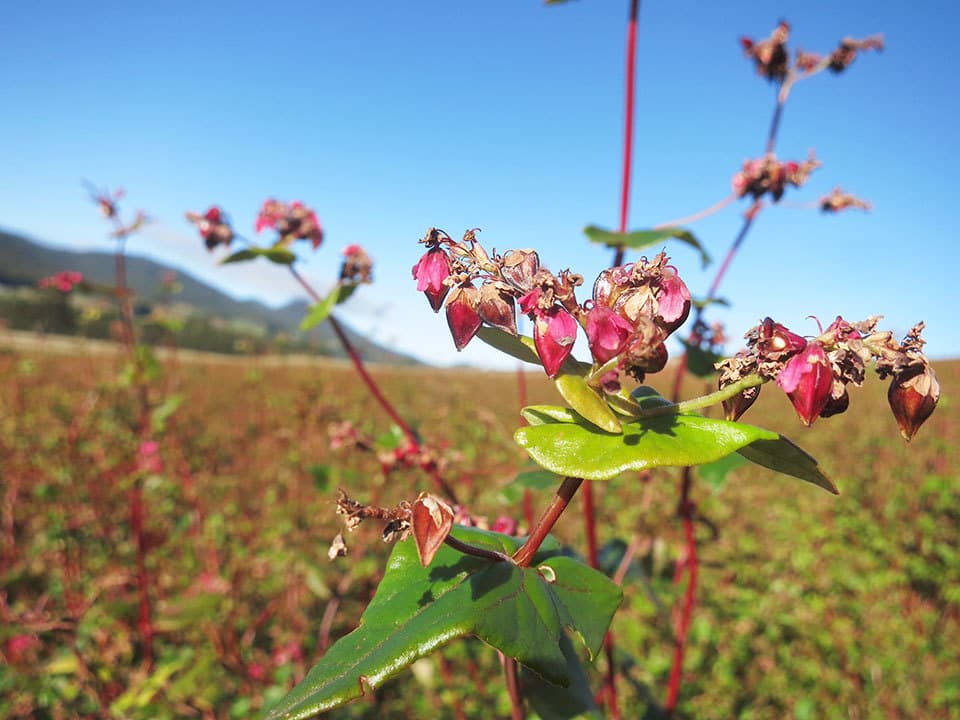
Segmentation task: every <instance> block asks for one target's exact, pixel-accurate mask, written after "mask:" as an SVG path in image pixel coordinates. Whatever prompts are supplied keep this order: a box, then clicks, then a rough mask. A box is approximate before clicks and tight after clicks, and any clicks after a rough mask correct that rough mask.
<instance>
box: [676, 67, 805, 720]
mask: <svg viewBox="0 0 960 720" xmlns="http://www.w3.org/2000/svg"><path fill="white" fill-rule="evenodd" d="M797 79H798V76H796V75H795V74H794V73H792V72H791V74H790V76H789V77H788V78H787V79H786V80H785V81H784V83H783V85H782V86H781V87H780V88H779V90H778V92H777V101H776V105H775V107H774V109H773V117H772V119H771V121H770V129H769V131H768V132H767V142H766V152H767V153H768V154H769V153H772V152H773V151H774V148H775V147H776V143H777V135H778V133H779V131H780V121H781V119H782V117H783V107H784V105H785V104H786V101H787V97H788V96H789V93H790V89H791V87H792V86H793V83H794V82H796V80H797ZM760 209H761V204H760V201H759V200H756V201H755V202H754V204H753V206H752V207H751V208H750V209H749V210H748V211H747V212H746V213H745V214H744V216H743V224H742V225H741V226H740V231H739V232H738V233H737V235H736V237H735V238H734V240H733V243H732V244H731V246H730V249H729V250H728V251H727V254H726V256H725V257H724V258H723V262H722V263H720V267H719V268H718V269H717V274H716V275H715V276H714V278H713V282H712V283H710V289H709V291H708V292H707V298H708V299H711V300H712V299H713V298H715V297H716V296H717V291H718V290H719V288H720V283H721V282H722V281H723V279H724V277H725V276H726V273H727V270H728V269H729V267H730V264H731V263H732V262H733V259H734V257H735V256H736V254H737V251H738V250H739V249H740V247H741V246H742V245H743V241H744V240H745V239H746V237H747V234H748V233H749V232H750V228H751V227H753V221H754V220H755V219H756V217H757V214H758V213H759V211H760ZM700 312H702V310H698V316H699V313H700ZM691 340H695V336H693V335H691ZM686 369H687V354H686V352H685V353H684V354H683V356H682V357H681V360H680V363H679V364H678V366H677V374H676V377H675V378H674V388H673V390H674V401H675V402H676V401H677V399H678V398H679V395H680V387H681V385H682V383H683V375H684V373H685V372H686ZM682 477H683V479H682V482H681V490H680V516H681V518H682V520H683V528H684V535H685V537H686V554H687V558H686V562H685V568H686V571H687V587H686V591H685V593H684V599H683V607H682V609H681V613H680V617H679V619H678V621H677V625H676V629H675V630H676V632H675V636H676V645H675V648H674V654H673V663H672V664H671V666H670V680H669V683H668V685H667V700H666V703H665V705H664V708H665V710H666V711H667V714H668V715H672V714H673V711H674V709H675V708H676V706H677V701H678V698H679V696H680V685H681V677H682V674H683V657H684V653H685V650H686V644H687V634H688V631H689V629H690V624H691V622H692V621H693V609H694V606H695V604H696V592H697V539H696V536H695V535H694V532H693V509H694V506H693V503H692V502H691V500H690V494H691V486H692V484H693V473H692V472H691V470H690V468H689V467H685V468H684V469H683V476H682ZM683 569H684V568H683V567H680V566H679V565H678V567H677V574H676V578H675V580H676V582H679V581H680V579H681V578H682V571H683Z"/></svg>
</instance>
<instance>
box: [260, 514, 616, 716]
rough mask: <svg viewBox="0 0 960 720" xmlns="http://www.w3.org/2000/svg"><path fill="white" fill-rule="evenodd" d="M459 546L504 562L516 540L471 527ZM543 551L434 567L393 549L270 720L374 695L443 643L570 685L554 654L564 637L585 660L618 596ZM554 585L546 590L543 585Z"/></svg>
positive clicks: (458, 559)
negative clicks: (462, 640) (370, 594)
mask: <svg viewBox="0 0 960 720" xmlns="http://www.w3.org/2000/svg"><path fill="white" fill-rule="evenodd" d="M454 534H455V536H456V537H457V539H459V540H461V541H464V542H468V543H471V544H473V545H479V546H483V547H486V548H490V549H495V550H499V551H500V552H504V553H511V554H512V553H513V552H515V551H516V549H517V548H518V547H519V545H520V541H519V540H516V539H514V538H511V537H508V536H506V535H498V534H497V533H490V532H485V531H482V530H478V529H476V528H464V527H456V528H455V529H454ZM556 552H557V546H556V544H555V543H554V544H553V546H552V549H548V550H546V551H544V550H542V551H541V553H540V554H538V555H537V558H536V560H535V562H536V563H537V564H538V566H539V567H544V566H546V567H548V568H549V571H548V572H543V573H541V572H540V571H538V569H537V568H536V567H531V568H520V567H518V566H516V565H514V564H513V563H510V562H491V561H488V560H484V559H482V558H478V557H474V556H470V555H462V554H460V553H459V552H457V551H455V550H453V549H452V548H450V547H449V546H447V545H444V546H443V547H441V548H440V550H439V552H438V553H437V555H436V557H435V558H434V561H433V563H432V564H431V565H430V566H428V567H426V568H424V567H422V566H421V565H420V560H419V558H418V556H417V552H416V548H415V546H414V543H413V541H412V539H407V540H404V541H402V542H399V543H397V545H396V547H395V548H394V549H393V552H392V553H391V556H390V560H389V562H388V564H387V568H386V572H385V573H384V577H383V580H382V581H381V582H380V585H379V587H378V588H377V593H376V595H375V596H374V598H373V600H372V601H371V602H370V605H369V606H368V607H367V609H366V611H365V612H364V613H363V616H362V617H361V618H360V627H358V628H357V629H356V630H354V631H353V632H352V633H350V634H349V635H346V636H345V637H343V638H341V639H340V640H339V641H338V642H337V643H336V644H335V645H334V646H333V647H331V648H330V649H329V650H328V651H327V653H326V655H324V657H323V658H322V659H321V660H320V662H319V663H317V664H316V665H315V666H314V667H313V668H312V669H311V670H310V672H309V673H308V674H307V677H306V678H305V679H304V680H303V682H301V683H300V684H299V685H298V686H297V687H295V688H294V689H293V690H292V691H291V692H290V693H289V694H288V695H287V696H286V697H285V698H284V699H283V700H282V701H280V703H279V704H278V705H276V706H275V707H273V708H272V709H271V711H270V713H269V715H268V718H270V720H280V719H281V718H283V719H284V720H295V719H302V718H308V717H312V716H314V715H316V714H317V713H320V712H323V711H324V710H328V709H330V708H333V707H337V706H339V705H342V704H344V703H346V702H349V701H350V700H353V699H355V698H358V697H360V696H361V695H363V694H364V692H365V690H364V686H366V687H369V688H374V687H378V686H379V685H381V684H382V683H383V682H384V681H385V680H387V679H388V678H390V677H392V676H394V675H396V674H397V673H399V672H400V671H401V670H403V669H404V668H406V667H408V666H410V665H411V664H412V663H413V662H414V661H416V660H417V659H419V658H421V657H424V656H425V655H427V654H428V653H430V652H432V651H433V650H436V649H437V648H438V647H440V646H441V645H443V644H445V643H446V642H448V641H449V640H452V639H453V638H456V637H461V636H464V635H475V636H477V637H478V638H480V639H481V640H483V641H484V642H486V643H487V644H489V645H492V646H493V647H495V648H497V649H499V650H501V651H502V652H504V653H505V654H507V655H509V656H510V657H514V658H516V659H517V660H518V661H519V662H520V663H521V664H522V665H525V666H526V667H528V668H530V669H532V670H533V671H534V672H536V673H537V674H538V675H540V676H541V677H543V678H544V679H546V680H547V681H549V682H552V683H556V684H561V685H566V686H570V685H571V683H572V682H573V681H574V680H575V678H574V677H572V676H571V672H570V668H569V661H568V658H567V656H566V655H565V654H564V652H563V650H562V648H561V640H562V638H563V628H564V627H569V628H572V629H573V630H574V631H575V632H576V633H577V634H578V635H579V636H580V637H581V639H582V640H583V642H584V644H585V645H586V646H587V649H588V650H589V651H590V653H591V655H596V653H597V652H598V651H599V649H600V646H601V644H602V642H603V637H604V635H605V634H606V630H607V627H608V625H609V623H610V620H611V618H612V617H613V613H614V612H615V611H616V609H617V606H618V605H619V604H620V598H621V592H620V588H619V587H617V586H616V585H615V584H614V583H613V582H611V581H610V580H609V579H607V578H606V577H604V576H603V575H602V574H601V573H599V572H597V571H596V570H592V569H591V568H589V567H587V566H585V565H583V564H582V563H579V562H577V561H576V560H573V559H571V558H569V557H564V556H560V555H556V554H551V553H556ZM547 577H549V578H551V579H552V582H549V581H548V580H547Z"/></svg>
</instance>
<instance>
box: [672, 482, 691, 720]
mask: <svg viewBox="0 0 960 720" xmlns="http://www.w3.org/2000/svg"><path fill="white" fill-rule="evenodd" d="M692 481H693V474H692V472H691V470H690V468H689V467H685V468H684V469H683V486H682V489H681V499H680V514H681V516H682V517H683V531H684V535H685V536H686V541H687V544H686V547H687V558H686V562H685V566H686V569H687V588H686V591H685V592H684V597H683V609H682V612H681V614H680V618H679V620H678V621H677V626H676V632H675V634H676V640H675V645H674V651H673V663H672V664H671V666H670V681H669V683H668V685H667V701H666V703H665V704H664V709H665V710H666V712H667V715H668V716H671V715H673V711H674V710H675V709H676V707H677V699H678V698H679V696H680V684H681V675H682V672H683V655H684V651H685V650H686V645H687V635H688V633H689V631H690V623H691V621H692V620H693V606H694V603H695V602H696V593H697V539H696V536H695V535H694V532H693V505H692V503H691V502H690V487H691V484H692ZM678 580H679V576H678Z"/></svg>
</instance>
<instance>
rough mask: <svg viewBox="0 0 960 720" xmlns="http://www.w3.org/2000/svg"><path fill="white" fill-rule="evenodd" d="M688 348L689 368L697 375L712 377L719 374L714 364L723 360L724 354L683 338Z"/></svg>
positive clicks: (684, 344)
mask: <svg viewBox="0 0 960 720" xmlns="http://www.w3.org/2000/svg"><path fill="white" fill-rule="evenodd" d="M680 342H681V343H683V346H684V347H685V348H686V349H687V370H689V371H690V372H691V373H693V374H694V375H696V376H697V377H712V376H714V375H716V374H717V371H716V369H715V368H714V367H713V364H714V363H715V362H717V361H718V360H722V359H723V356H722V355H718V354H717V353H715V352H711V351H710V350H704V349H703V348H702V347H700V346H699V345H695V344H693V343H690V342H687V341H686V340H681V341H680Z"/></svg>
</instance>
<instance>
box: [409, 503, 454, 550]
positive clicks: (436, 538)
mask: <svg viewBox="0 0 960 720" xmlns="http://www.w3.org/2000/svg"><path fill="white" fill-rule="evenodd" d="M411 524H412V525H413V539H414V540H415V541H416V543H417V554H418V555H419V556H420V564H421V565H423V567H426V566H427V565H429V564H430V561H431V560H433V556H434V555H436V554H437V550H439V549H440V546H441V545H443V541H444V540H446V539H447V535H449V534H450V530H452V529H453V508H451V507H450V506H449V505H447V503H445V502H444V501H443V500H441V499H440V498H438V497H436V496H434V495H430V494H429V493H421V495H420V497H418V498H417V499H416V501H414V503H413V513H412V517H411Z"/></svg>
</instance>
